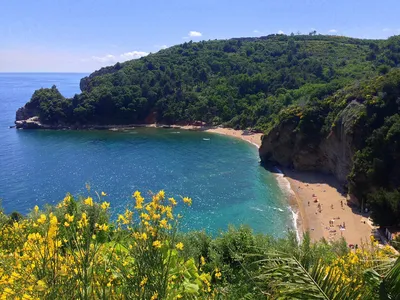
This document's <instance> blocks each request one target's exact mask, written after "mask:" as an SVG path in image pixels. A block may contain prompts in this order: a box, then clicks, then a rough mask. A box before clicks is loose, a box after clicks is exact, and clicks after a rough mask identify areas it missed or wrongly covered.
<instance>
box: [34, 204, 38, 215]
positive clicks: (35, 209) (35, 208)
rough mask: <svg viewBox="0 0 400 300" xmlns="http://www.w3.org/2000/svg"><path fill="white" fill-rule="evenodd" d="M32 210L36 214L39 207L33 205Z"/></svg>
mask: <svg viewBox="0 0 400 300" xmlns="http://www.w3.org/2000/svg"><path fill="white" fill-rule="evenodd" d="M33 210H34V211H35V213H37V212H38V211H39V206H37V205H35V207H34V208H33Z"/></svg>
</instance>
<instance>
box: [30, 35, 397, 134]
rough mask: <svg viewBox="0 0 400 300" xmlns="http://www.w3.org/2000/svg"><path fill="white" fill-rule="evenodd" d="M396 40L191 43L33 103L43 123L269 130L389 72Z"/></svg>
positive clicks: (40, 94) (44, 93) (43, 93)
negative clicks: (298, 109)
mask: <svg viewBox="0 0 400 300" xmlns="http://www.w3.org/2000/svg"><path fill="white" fill-rule="evenodd" d="M395 41H396V40H392V39H390V40H387V41H378V40H359V39H352V38H346V37H332V36H317V35H306V36H290V37H289V36H285V35H270V36H267V37H261V38H239V39H230V40H215V41H201V42H198V43H193V42H187V43H184V44H182V45H178V46H174V47H171V48H168V49H165V50H161V51H159V52H157V53H155V54H150V55H149V56H147V57H144V58H141V59H139V60H132V61H128V62H125V63H117V64H116V65H114V66H110V67H106V68H102V69H100V70H98V71H96V72H94V73H93V74H91V75H90V76H89V77H86V78H84V79H82V81H81V89H82V91H83V92H82V93H81V94H79V95H75V96H74V97H73V98H72V99H67V100H66V101H65V99H64V98H63V97H62V96H61V95H59V93H58V92H55V91H54V90H53V89H50V90H47V89H42V90H39V91H37V92H35V94H34V96H33V98H32V100H31V104H32V105H34V104H35V103H37V102H38V100H39V102H40V105H39V106H38V110H39V111H40V118H41V121H42V122H44V123H50V124H53V123H55V122H56V123H63V122H66V123H68V124H134V123H145V122H146V123H147V122H155V121H157V122H162V123H188V122H193V121H196V120H197V121H204V122H206V123H208V124H225V125H228V126H230V127H239V128H246V127H256V128H259V129H267V128H268V127H269V124H270V123H271V121H273V120H274V119H275V117H274V115H276V114H277V113H279V111H280V110H281V109H282V108H283V107H286V106H288V105H290V104H292V103H299V104H302V103H308V102H309V101H312V102H314V101H316V99H319V100H321V99H323V98H324V97H326V96H328V95H330V94H332V93H333V92H335V91H336V90H338V89H339V88H341V87H344V86H345V85H346V84H348V83H350V82H351V81H353V80H354V79H361V78H363V77H365V76H371V75H374V74H377V73H378V72H380V73H385V72H388V71H389V69H390V68H391V67H393V66H395V65H396V64H397V61H398V56H397V54H394V53H393V52H394V51H396V50H397V45H396V43H395ZM372 57H373V58H372ZM49 98H50V99H51V101H49Z"/></svg>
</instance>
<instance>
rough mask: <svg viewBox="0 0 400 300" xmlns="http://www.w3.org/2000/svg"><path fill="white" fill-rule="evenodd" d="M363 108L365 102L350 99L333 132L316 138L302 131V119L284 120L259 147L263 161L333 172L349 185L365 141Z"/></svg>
mask: <svg viewBox="0 0 400 300" xmlns="http://www.w3.org/2000/svg"><path fill="white" fill-rule="evenodd" d="M363 110H365V106H364V105H363V104H361V103H358V102H357V101H352V102H350V103H349V104H348V105H347V107H346V108H345V109H344V110H343V111H342V112H341V113H339V114H338V116H337V117H336V120H335V121H334V124H333V126H332V128H331V131H330V132H329V133H327V134H325V135H321V136H318V137H313V138H312V139H310V138H309V136H307V134H306V133H305V132H304V131H303V130H301V128H300V126H299V125H300V120H301V119H300V118H291V119H289V120H287V121H285V122H280V123H278V124H277V125H275V126H274V127H273V128H272V129H271V130H270V131H269V132H268V134H266V135H265V136H264V137H263V139H262V145H261V147H260V149H259V153H260V158H261V161H262V162H263V163H269V162H273V163H277V164H279V165H282V166H284V167H293V168H294V169H297V170H304V171H319V172H323V173H328V174H333V175H334V176H335V177H336V178H337V179H338V180H339V181H340V182H341V183H343V184H345V183H346V182H347V175H348V174H349V173H350V171H351V169H352V166H353V156H354V153H355V151H356V150H357V148H358V147H359V145H360V142H361V141H360V140H359V136H358V134H359V131H360V128H358V127H359V126H358V122H357V120H358V116H359V114H360V112H362V111H363Z"/></svg>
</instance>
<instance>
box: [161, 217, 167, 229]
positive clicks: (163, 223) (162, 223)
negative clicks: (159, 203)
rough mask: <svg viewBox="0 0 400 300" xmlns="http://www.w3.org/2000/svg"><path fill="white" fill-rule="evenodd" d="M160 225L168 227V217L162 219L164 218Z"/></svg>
mask: <svg viewBox="0 0 400 300" xmlns="http://www.w3.org/2000/svg"><path fill="white" fill-rule="evenodd" d="M160 227H161V228H167V227H168V221H167V219H162V220H161V221H160Z"/></svg>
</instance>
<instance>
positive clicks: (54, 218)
mask: <svg viewBox="0 0 400 300" xmlns="http://www.w3.org/2000/svg"><path fill="white" fill-rule="evenodd" d="M57 223H58V220H57V217H56V216H52V217H51V220H50V224H51V225H57Z"/></svg>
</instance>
